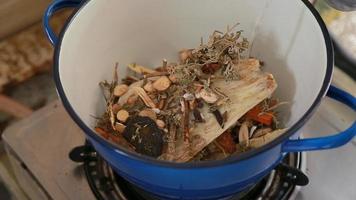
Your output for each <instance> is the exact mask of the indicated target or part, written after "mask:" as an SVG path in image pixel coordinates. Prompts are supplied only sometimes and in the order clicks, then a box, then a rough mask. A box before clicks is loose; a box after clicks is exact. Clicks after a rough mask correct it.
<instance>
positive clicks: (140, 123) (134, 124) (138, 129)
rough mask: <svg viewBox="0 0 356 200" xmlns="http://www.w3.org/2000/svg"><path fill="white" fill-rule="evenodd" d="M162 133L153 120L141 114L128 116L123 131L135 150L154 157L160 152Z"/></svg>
mask: <svg viewBox="0 0 356 200" xmlns="http://www.w3.org/2000/svg"><path fill="white" fill-rule="evenodd" d="M163 135H164V133H163V131H162V130H161V129H160V128H158V126H157V124H156V122H155V121H153V120H152V119H150V118H149V117H141V116H137V117H131V118H129V119H128V121H127V126H126V128H125V130H124V133H123V136H124V138H125V139H126V140H127V141H128V142H129V143H130V144H132V145H133V146H134V147H135V151H136V152H138V153H141V154H144V155H147V156H151V157H155V158H156V157H158V156H160V155H161V154H162V149H163V143H164V141H163Z"/></svg>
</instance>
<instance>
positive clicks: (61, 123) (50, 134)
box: [3, 72, 356, 200]
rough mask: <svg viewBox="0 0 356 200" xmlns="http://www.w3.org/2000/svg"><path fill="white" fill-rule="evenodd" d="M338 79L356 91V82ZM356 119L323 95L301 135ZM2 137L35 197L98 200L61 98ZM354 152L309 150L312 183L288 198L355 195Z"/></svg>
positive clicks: (355, 146)
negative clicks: (76, 152)
mask: <svg viewBox="0 0 356 200" xmlns="http://www.w3.org/2000/svg"><path fill="white" fill-rule="evenodd" d="M338 73H339V72H337V73H336V75H337V74H338ZM339 76H340V75H339ZM334 81H335V82H336V83H337V84H338V85H339V86H341V87H343V88H345V87H346V88H347V87H349V88H350V90H353V91H350V90H349V92H351V93H353V94H354V95H355V94H356V92H355V88H354V82H350V81H346V82H347V83H348V84H345V79H335V80H334ZM350 83H351V87H350ZM355 118H356V114H355V113H354V112H352V111H350V110H348V109H347V108H345V107H343V106H341V105H340V104H338V103H337V102H334V101H332V100H329V99H325V100H324V101H323V102H322V104H321V106H320V107H319V109H318V111H317V112H316V113H315V114H314V116H313V117H312V119H311V120H310V121H309V122H308V124H307V125H306V126H305V127H304V128H303V131H302V134H303V135H304V137H316V136H321V135H327V134H332V133H335V132H339V131H341V130H343V129H345V128H346V127H347V126H349V125H350V124H351V122H353V121H354V119H355ZM3 138H4V142H5V147H6V150H7V152H8V155H9V157H10V160H11V163H12V165H13V167H14V171H15V175H16V177H17V179H18V182H19V184H20V186H21V187H22V190H24V191H25V192H26V194H27V195H28V196H29V197H31V198H32V199H36V200H37V199H55V200H57V199H59V200H60V199H66V200H74V199H75V200H78V199H79V200H80V199H85V200H95V199H96V198H95V196H94V195H93V192H92V191H91V189H90V187H89V184H88V181H87V180H86V176H85V172H84V169H83V166H82V165H80V164H78V163H74V162H72V161H71V160H70V159H69V158H68V153H69V151H70V150H71V149H73V148H74V147H76V146H80V145H82V144H83V141H84V140H85V139H84V135H83V133H82V131H81V130H80V129H79V128H78V127H77V126H76V125H75V124H74V122H73V121H72V120H71V118H70V117H69V116H68V114H67V113H66V112H65V111H64V109H63V108H62V106H61V105H60V103H59V102H54V103H53V104H52V105H50V106H47V107H46V108H44V109H42V110H40V111H38V112H36V113H34V114H33V115H32V116H31V117H29V118H27V119H25V120H23V121H21V122H19V123H17V124H15V125H13V126H11V127H10V128H9V129H7V130H6V131H5V132H4V134H3ZM355 155H356V141H354V142H353V143H350V144H348V145H346V146H344V147H342V148H339V149H335V150H329V151H324V152H310V153H308V154H307V172H306V173H307V175H308V176H309V180H310V183H309V185H308V186H305V187H303V188H301V192H299V193H295V194H293V195H292V197H290V198H289V199H296V200H329V199H330V200H334V199H337V200H353V199H356V190H355V188H356V156H355Z"/></svg>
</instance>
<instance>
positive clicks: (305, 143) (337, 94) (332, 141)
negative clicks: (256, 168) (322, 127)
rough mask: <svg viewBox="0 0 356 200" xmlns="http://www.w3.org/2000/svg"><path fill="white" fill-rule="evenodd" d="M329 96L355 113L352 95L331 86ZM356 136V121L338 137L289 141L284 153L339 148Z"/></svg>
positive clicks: (354, 99) (355, 108) (355, 99)
mask: <svg viewBox="0 0 356 200" xmlns="http://www.w3.org/2000/svg"><path fill="white" fill-rule="evenodd" d="M327 96H328V97H330V98H333V99H335V100H337V101H340V102H341V103H343V104H345V105H347V106H349V107H350V108H352V109H353V110H354V111H356V98H355V97H353V96H352V95H351V94H349V93H347V92H345V91H343V90H341V89H339V88H337V87H335V86H330V88H329V90H328V92H327ZM355 135H356V120H355V121H354V122H353V124H352V126H351V127H349V128H348V129H346V130H345V131H343V132H340V133H338V134H336V135H332V136H327V137H320V138H309V139H297V140H288V141H287V142H286V143H284V145H283V147H282V151H283V152H301V151H315V150H325V149H332V148H337V147H340V146H342V145H344V144H346V143H348V142H349V141H351V140H352V139H353V138H354V137H355Z"/></svg>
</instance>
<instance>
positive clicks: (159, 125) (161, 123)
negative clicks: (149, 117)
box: [156, 119, 166, 128]
mask: <svg viewBox="0 0 356 200" xmlns="http://www.w3.org/2000/svg"><path fill="white" fill-rule="evenodd" d="M156 124H157V126H158V127H160V128H164V127H165V126H166V124H165V123H164V121H162V120H160V119H157V120H156Z"/></svg>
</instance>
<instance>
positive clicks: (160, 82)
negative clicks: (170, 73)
mask: <svg viewBox="0 0 356 200" xmlns="http://www.w3.org/2000/svg"><path fill="white" fill-rule="evenodd" d="M170 86H171V81H170V80H169V78H168V77H167V76H161V77H160V78H159V79H157V80H156V81H155V82H153V88H154V89H156V90H158V91H160V92H162V91H165V90H167V89H168V88H169V87H170Z"/></svg>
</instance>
